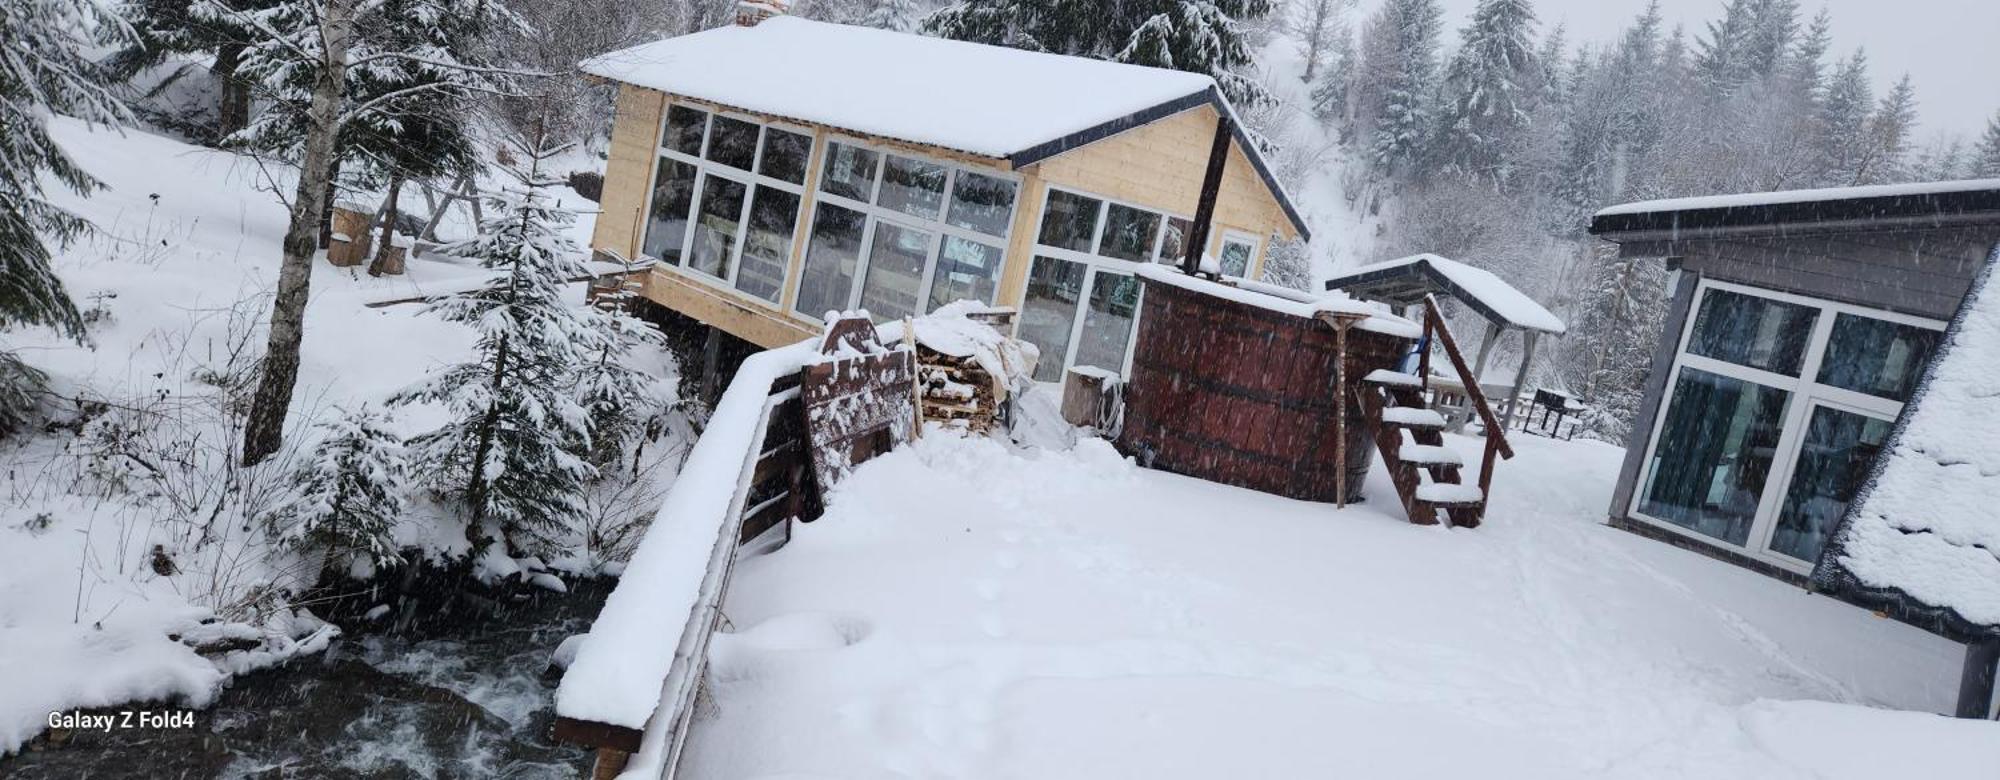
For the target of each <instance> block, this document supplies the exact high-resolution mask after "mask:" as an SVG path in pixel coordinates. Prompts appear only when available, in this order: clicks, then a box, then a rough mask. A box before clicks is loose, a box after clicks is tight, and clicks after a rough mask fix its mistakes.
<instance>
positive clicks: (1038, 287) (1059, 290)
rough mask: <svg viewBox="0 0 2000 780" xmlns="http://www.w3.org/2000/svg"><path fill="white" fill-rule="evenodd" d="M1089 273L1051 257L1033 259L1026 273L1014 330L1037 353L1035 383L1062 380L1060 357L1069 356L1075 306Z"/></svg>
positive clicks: (1072, 264)
mask: <svg viewBox="0 0 2000 780" xmlns="http://www.w3.org/2000/svg"><path fill="white" fill-rule="evenodd" d="M1089 270H1090V269H1089V267H1088V266H1085V265H1084V264H1082V263H1073V262H1070V261H1068V260H1058V259H1056V258H1053V257H1036V258H1035V264H1034V265H1033V266H1031V267H1029V269H1028V291H1027V295H1026V296H1025V297H1024V298H1023V299H1022V301H1021V324H1020V326H1019V327H1018V328H1016V330H1017V332H1018V333H1019V334H1020V337H1021V339H1022V340H1023V341H1026V342H1028V343H1031V344H1034V345H1035V346H1036V347H1038V348H1040V349H1041V352H1042V357H1041V361H1040V362H1038V363H1036V364H1035V379H1037V380H1039V381H1042V382H1056V381H1060V380H1061V379H1062V375H1063V357H1064V356H1065V355H1068V354H1069V338H1070V332H1071V331H1072V330H1075V326H1076V303H1077V301H1079V300H1082V298H1083V278H1084V275H1085V274H1086V273H1087V272H1088V271H1089Z"/></svg>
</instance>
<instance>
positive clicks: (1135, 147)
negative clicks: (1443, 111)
mask: <svg viewBox="0 0 2000 780" xmlns="http://www.w3.org/2000/svg"><path fill="white" fill-rule="evenodd" d="M759 16H760V14H746V15H744V17H743V18H742V19H740V20H739V24H737V25H734V26H727V27H721V28H717V29H712V30H706V31H703V32H699V33H694V34H692V35H683V36H679V37H675V38H669V39H666V40H662V41H657V42H654V43H649V44H645V45H641V46H636V47H633V48H630V49H626V50H623V51H617V52H612V53H609V54H605V55H602V56H599V57H595V58H593V59H590V60H588V61H586V62H584V63H583V65H582V67H583V69H584V70H585V71H586V72H587V73H590V74H592V75H594V76H597V77H600V78H603V79H607V80H610V81H613V82H616V83H617V84H618V85H619V97H618V116H617V120H616V122H615V124H614V129H613V131H612V139H611V150H610V158H609V161H608V163H607V166H606V171H605V182H604V195H603V200H602V206H603V212H602V214H601V215H600V216H599V217H598V220H597V226H596V232H595V234H594V236H593V238H592V243H593V246H594V248H596V249H599V250H605V251H610V252H616V253H618V254H619V255H621V256H623V257H627V258H633V259H639V258H649V259H653V260H657V261H659V263H658V265H657V266H656V267H655V268H654V269H653V270H652V271H651V272H650V273H649V274H648V275H647V278H646V283H645V288H644V295H645V296H646V297H647V298H648V299H650V300H652V301H654V302H656V303H659V304H661V305H663V306H665V307H667V308H669V309H672V310H675V311H678V312H680V313H682V314H684V315H687V316H689V317H692V318H694V319H696V320H699V321H701V322H703V323H706V324H708V325H711V326H714V327H715V328H718V329H720V330H722V331H725V332H727V333H729V334H731V335H734V336H736V337H738V338H741V339H743V340H745V341H748V342H751V343H754V344H757V345H760V346H764V347H771V346H777V345H780V344H787V343H793V342H797V341H799V340H802V339H805V338H808V337H810V336H812V335H814V334H817V333H818V332H819V331H820V330H821V328H822V327H823V326H822V322H821V318H822V317H823V315H824V314H825V313H826V312H828V311H835V310H848V309H857V308H859V309H866V310H868V311H869V312H870V313H871V314H873V315H874V317H875V318H876V319H877V320H887V319H892V318H896V317H901V316H904V315H914V314H923V313H926V312H928V311H931V310H934V309H936V308H938V307H940V306H942V305H944V304H946V303H949V302H951V301H954V300H958V299H961V298H973V299H978V300H980V301H983V302H985V303H989V304H996V305H1001V306H1010V307H1016V308H1018V309H1019V310H1020V318H1019V325H1018V329H1019V331H1018V334H1017V335H1018V336H1019V337H1021V338H1022V339H1024V340H1027V341H1030V342H1032V343H1034V344H1036V345H1037V346H1039V347H1040V348H1041V353H1042V360H1041V364H1040V367H1039V369H1038V372H1037V376H1038V377H1039V378H1041V379H1044V380H1053V379H1057V378H1059V377H1060V376H1061V375H1062V371H1063V370H1064V369H1065V368H1067V367H1070V366H1095V367H1099V368H1103V369H1108V370H1111V371H1116V372H1123V371H1125V370H1126V367H1127V365H1128V364H1129V356H1130V352H1131V342H1132V339H1133V337H1134V334H1135V333H1136V330H1137V329H1136V328H1134V327H1133V322H1134V320H1135V318H1136V317H1137V316H1138V311H1139V306H1138V298H1139V294H1140V293H1139V290H1140V285H1139V282H1138V279H1137V277H1136V276H1135V275H1134V273H1133V272H1134V271H1135V270H1136V269H1137V268H1138V267H1139V265H1140V264H1143V263H1152V262H1179V261H1180V259H1181V258H1182V256H1183V255H1184V253H1185V242H1186V241H1187V240H1188V237H1189V236H1190V235H1193V234H1196V233H1198V232H1199V231H1197V230H1195V229H1194V226H1193V225H1192V220H1193V219H1194V218H1195V215H1196V213H1197V210H1198V204H1199V202H1200V200H1201V198H1202V195H1203V189H1204V187H1203V184H1204V182H1205V181H1209V180H1211V179H1210V178H1209V176H1208V170H1209V169H1210V167H1211V162H1212V160H1214V159H1216V158H1215V156H1213V155H1212V154H1211V152H1212V151H1214V150H1221V151H1222V155H1221V157H1220V161H1221V162H1222V163H1223V167H1222V170H1221V175H1220V178H1219V180H1216V181H1219V186H1218V187H1217V188H1216V190H1215V192H1214V193H1213V195H1214V206H1213V214H1214V216H1213V218H1212V219H1211V220H1210V228H1209V230H1208V231H1207V233H1208V239H1207V241H1206V246H1205V247H1204V251H1205V253H1206V254H1208V255H1212V256H1213V257H1215V258H1216V259H1218V260H1219V261H1220V263H1221V265H1222V267H1223V269H1224V271H1225V272H1226V273H1228V274H1231V275H1235V276H1241V277H1247V278H1252V279H1254V278H1257V277H1258V276H1259V275H1260V274H1261V273H1262V269H1263V263H1264V257H1265V254H1266V251H1267V250H1268V248H1269V247H1270V244H1271V242H1272V241H1273V240H1274V239H1279V238H1285V239H1289V238H1297V237H1303V236H1304V235H1305V233H1306V228H1305V226H1304V224H1303V222H1302V220H1301V218H1300V216H1299V213H1298V211H1297V210H1296V209H1295V208H1294V206H1293V205H1292V203H1291V201H1290V200H1289V199H1288V197H1287V196H1286V194H1285V192H1284V190H1283V188H1282V187H1280V186H1279V184H1278V183H1277V181H1276V179H1275V178H1274V177H1273V175H1272V172H1271V169H1270V166H1269V164H1268V163H1267V162H1266V161H1265V160H1264V159H1263V158H1262V157H1261V156H1260V154H1259V152H1258V151H1257V149H1256V146H1255V145H1254V144H1253V143H1251V142H1250V140H1249V138H1248V136H1246V135H1245V133H1244V131H1243V130H1242V127H1241V124H1240V123H1238V122H1236V121H1234V118H1233V115H1232V110H1231V109H1230V107H1229V104H1228V103H1227V101H1226V100H1225V99H1224V98H1223V97H1222V95H1221V93H1220V92H1219V91H1218V90H1217V88H1216V84H1215V82H1214V80H1212V79H1210V78H1209V77H1208V76H1205V75H1199V74H1193V73H1185V72H1181V71H1173V70H1164V69H1159V68H1147V67H1140V66H1135V65H1125V64H1119V63H1111V62H1104V61H1099V60H1091V59H1084V58H1078V57H1066V56H1058V55H1052V54H1041V53H1033V52H1026V51H1019V50H1014V49H1007V48H1001V47H995V46H985V45H980V44H973V43H965V42H961V41H952V40H944V39H939V38H930V37H924V36H919V35H911V34H904V33H896V32H889V31H884V30H876V29H869V28H863V27H854V26H846V25H837V24H826V23H821V22H814V21H809V20H806V19H801V18H796V17H790V16H784V15H778V16H775V17H773V18H764V19H761V20H760V19H759V18H758V17H759ZM1224 136H1226V137H1224ZM1225 144H1226V145H1225Z"/></svg>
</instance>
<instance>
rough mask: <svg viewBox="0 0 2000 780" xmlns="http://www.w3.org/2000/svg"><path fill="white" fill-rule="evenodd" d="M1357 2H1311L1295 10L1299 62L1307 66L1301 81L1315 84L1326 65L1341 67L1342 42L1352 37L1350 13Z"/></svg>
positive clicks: (1314, 0) (1310, 0)
mask: <svg viewBox="0 0 2000 780" xmlns="http://www.w3.org/2000/svg"><path fill="white" fill-rule="evenodd" d="M1354 3H1355V0H1307V2H1306V3H1305V4H1304V5H1300V6H1298V7H1297V8H1296V9H1294V11H1293V16H1292V19H1291V26H1292V34H1293V35H1296V36H1297V37H1298V51H1299V59H1301V60H1303V61H1304V62H1305V64H1306V67H1305V71H1304V72H1303V73H1300V74H1299V79H1300V80H1302V81H1305V82H1306V83H1308V84H1312V83H1315V80H1316V79H1317V78H1318V77H1319V75H1320V66H1321V65H1322V64H1328V63H1333V64H1335V65H1336V67H1337V63H1338V60H1339V57H1340V52H1339V47H1340V43H1339V42H1340V41H1341V40H1342V39H1344V38H1347V37H1349V35H1350V34H1349V32H1348V29H1347V12H1348V11H1350V10H1352V9H1353V8H1354Z"/></svg>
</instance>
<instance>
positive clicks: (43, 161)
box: [0, 0, 126, 435]
mask: <svg viewBox="0 0 2000 780" xmlns="http://www.w3.org/2000/svg"><path fill="white" fill-rule="evenodd" d="M120 29H122V27H121V25H120V24H119V23H118V21H117V19H116V18H115V17H113V16H111V15H110V14H109V13H108V11H107V9H105V8H104V7H102V6H98V5H96V4H95V3H92V2H89V1H88V0H0V41H5V42H6V43H5V44H4V46H5V48H6V51H5V53H4V54H0V330H4V329H7V328H13V327H19V326H35V325H40V326H47V327H51V328H54V329H55V330H56V331H58V332H60V333H62V334H63V335H65V336H68V337H70V338H74V339H78V340H81V339H82V338H83V318H82V316H80V315H79V314H78V313H77V311H76V305H75V304H74V303H73V302H71V301H70V298H69V293H68V292H67V291H66V290H64V289H63V284H62V280H61V279H58V278H56V275H55V271H54V270H53V269H52V268H51V267H50V260H51V257H52V255H51V247H50V244H51V243H53V244H54V245H55V246H57V247H61V246H65V245H67V244H68V243H69V242H70V241H72V240H74V239H76V238H77V237H78V236H80V235H82V234H83V233H84V232H85V231H86V230H88V229H89V228H90V225H89V223H87V222H85V221H84V220H83V219H82V218H80V217H78V216H76V215H75V214H71V213H69V212H67V211H64V210H63V209H62V208H60V207H58V206H56V205H55V204H54V203H50V202H49V201H48V200H47V198H46V197H45V194H44V190H43V189H42V182H43V178H42V177H43V176H44V175H46V176H48V178H50V179H53V180H54V181H56V182H58V183H60V184H61V185H63V186H64V187H67V188H69V189H70V190H71V191H73V192H76V193H79V194H84V195H88V194H90V193H92V192H95V191H97V189H99V188H100V187H101V186H102V184H101V183H99V182H98V181H97V179H95V178H93V177H92V176H91V175H90V174H89V173H88V172H86V171H85V170H84V169H83V168H82V167H81V166H79V165H77V164H76V161H74V160H72V159H70V157H69V154H68V153H67V152H66V151H65V150H64V149H63V148H62V145H61V144H58V143H57V142H56V140H55V138H53V137H52V136H50V134H49V125H48V121H49V117H50V116H51V115H52V114H57V113H60V114H67V115H69V116H72V117H76V118H79V119H83V120H85V121H89V122H99V123H106V124H110V123H116V122H119V121H122V120H123V119H125V118H126V114H125V111H124V108H123V105H122V104H121V103H119V101H118V100H117V98H115V97H113V96H112V94H111V93H110V92H108V91H106V90H105V89H104V87H103V86H102V85H103V83H104V81H103V79H104V75H105V74H104V72H103V70H102V69H101V68H100V67H99V66H98V65H96V64H95V63H93V62H92V61H91V60H90V59H89V58H87V57H85V56H84V55H85V52H88V51H90V50H91V49H93V48H94V47H96V46H98V45H100V44H102V43H105V42H107V41H104V40H100V39H98V38H96V37H95V36H94V35H93V34H92V33H91V32H90V31H93V30H98V31H104V32H106V33H107V34H112V33H114V31H118V30H120ZM108 42H111V43H117V41H116V40H112V41H108ZM45 378H46V377H44V376H43V375H42V373H41V372H40V371H37V370H35V369H34V368H31V367H29V366H28V365H27V364H26V363H23V362H22V361H21V360H20V358H19V357H17V356H15V355H14V354H13V353H11V352H7V351H5V350H0V435H5V434H7V433H9V432H10V431H12V430H14V429H16V428H18V427H19V426H21V425H22V424H24V423H26V421H27V420H28V419H29V418H30V417H32V416H33V415H34V413H35V412H36V409H37V407H38V406H39V403H40V399H41V397H42V390H43V389H44V380H45Z"/></svg>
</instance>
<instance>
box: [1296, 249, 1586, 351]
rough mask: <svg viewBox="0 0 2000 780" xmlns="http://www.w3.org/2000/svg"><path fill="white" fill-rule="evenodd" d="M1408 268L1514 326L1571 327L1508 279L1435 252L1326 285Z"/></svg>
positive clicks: (1377, 265)
mask: <svg viewBox="0 0 2000 780" xmlns="http://www.w3.org/2000/svg"><path fill="white" fill-rule="evenodd" d="M1400 269H1409V270H1410V271H1411V272H1412V273H1425V274H1434V275H1435V276H1437V277H1439V278H1441V279H1442V280H1444V281H1445V282H1447V283H1448V285H1447V286H1448V287H1450V288H1455V289H1453V290H1452V295H1454V296H1456V297H1458V298H1460V299H1461V300H1463V301H1465V302H1466V303H1469V304H1472V305H1474V306H1477V307H1483V308H1485V309H1487V310H1489V311H1492V312H1493V313H1494V314H1495V315H1498V316H1499V317H1500V318H1502V319H1504V320H1507V322H1509V323H1511V324H1512V325H1514V326H1515V327H1518V328H1526V329H1528V330H1538V331H1541V332H1543V333H1555V334H1561V333H1564V332H1566V331H1568V330H1569V326H1568V325H1565V324H1563V321H1562V318H1560V317H1557V316H1556V315H1555V314H1554V313H1551V312H1550V311H1549V310H1548V309H1546V308H1544V307H1543V306H1542V305H1541V304H1539V303H1536V302H1535V299H1533V298H1530V297H1528V296H1527V294H1526V293H1523V292H1521V291H1520V290H1517V289H1515V288H1514V286H1513V285H1511V284H1508V283H1507V281H1506V280H1504V279H1501V278H1500V277H1498V276H1495V275H1493V273H1492V272H1491V271H1487V270H1485V269H1483V268H1474V267H1472V266H1469V265H1466V264H1464V263H1461V262H1459V261H1457V260H1453V259H1451V258H1449V257H1441V256H1439V255H1433V254H1420V255H1411V256H1409V257H1403V258H1398V259H1395V260H1386V261H1383V262H1380V263H1370V264H1368V265H1363V266H1358V267H1355V268H1352V269H1349V270H1347V271H1345V272H1342V273H1341V274H1340V275H1339V276H1336V277H1334V278H1332V279H1329V280H1327V283H1326V284H1327V286H1328V287H1331V288H1339V287H1342V286H1343V283H1345V282H1351V281H1360V280H1364V279H1368V278H1370V277H1378V276H1381V275H1383V274H1385V273H1393V272H1395V271H1397V270H1400Z"/></svg>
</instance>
